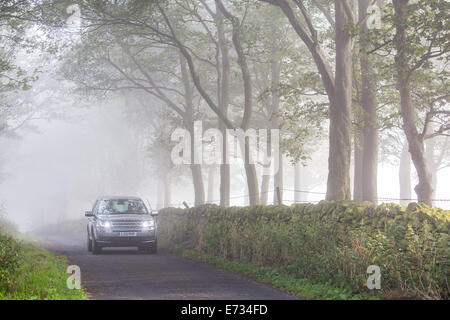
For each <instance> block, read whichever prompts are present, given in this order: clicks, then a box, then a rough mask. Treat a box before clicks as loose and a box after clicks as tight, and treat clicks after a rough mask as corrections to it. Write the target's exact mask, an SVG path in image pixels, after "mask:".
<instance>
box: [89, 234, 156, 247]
mask: <svg viewBox="0 0 450 320" xmlns="http://www.w3.org/2000/svg"><path fill="white" fill-rule="evenodd" d="M95 242H96V243H97V245H99V246H101V247H134V246H142V245H150V244H154V243H156V232H155V231H145V232H136V235H135V236H120V233H119V232H97V237H96V239H95Z"/></svg>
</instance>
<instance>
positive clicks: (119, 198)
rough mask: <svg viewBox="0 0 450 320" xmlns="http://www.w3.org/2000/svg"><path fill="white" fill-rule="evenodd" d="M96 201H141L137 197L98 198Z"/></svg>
mask: <svg viewBox="0 0 450 320" xmlns="http://www.w3.org/2000/svg"><path fill="white" fill-rule="evenodd" d="M97 200H142V199H141V198H139V197H127V196H123V197H122V196H113V197H111V196H109V197H98V198H97Z"/></svg>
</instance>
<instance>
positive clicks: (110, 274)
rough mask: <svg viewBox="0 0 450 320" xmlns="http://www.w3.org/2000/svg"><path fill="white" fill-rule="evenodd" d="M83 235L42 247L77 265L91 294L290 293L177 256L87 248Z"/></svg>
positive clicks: (248, 296) (203, 296)
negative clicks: (91, 251) (96, 253)
mask: <svg viewBox="0 0 450 320" xmlns="http://www.w3.org/2000/svg"><path fill="white" fill-rule="evenodd" d="M85 242H86V241H85V239H84V238H76V239H74V238H71V239H68V238H63V237H48V238H47V239H46V244H45V245H44V246H45V247H46V248H48V249H50V250H52V251H53V252H56V253H58V254H63V255H65V256H67V257H68V259H69V262H70V264H73V265H78V266H79V267H80V269H81V284H82V286H84V288H85V289H86V291H87V293H88V295H89V297H90V298H91V299H149V300H168V299H170V300H184V299H188V300H207V299H208V300H209V299H213V300H221V299H229V300H242V299H245V300H253V299H255V300H256V299H257V300H268V299H271V300H286V299H289V300H291V299H297V298H296V297H295V296H293V295H291V294H289V293H286V292H283V291H280V290H278V289H276V288H272V287H270V286H268V285H264V284H259V283H256V282H254V281H252V280H249V279H246V278H244V277H242V276H240V275H237V274H234V273H231V272H228V271H223V270H220V269H217V268H216V267H214V266H211V265H208V264H205V263H201V262H196V261H192V260H189V259H185V258H182V257H178V256H174V255H170V254H165V253H158V254H156V255H150V254H141V253H138V252H137V250H136V249H135V248H117V249H115V248H107V249H103V253H102V254H100V255H93V254H92V253H90V252H88V251H87V249H86V243H85Z"/></svg>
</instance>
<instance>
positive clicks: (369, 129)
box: [359, 0, 378, 203]
mask: <svg viewBox="0 0 450 320" xmlns="http://www.w3.org/2000/svg"><path fill="white" fill-rule="evenodd" d="M371 2H372V0H359V17H364V16H365V15H366V14H367V9H368V8H369V6H370V4H371ZM367 21H368V20H367V19H366V20H365V22H364V23H362V24H361V35H360V43H361V48H362V50H361V51H362V52H361V58H360V64H361V86H362V93H361V105H362V108H363V110H364V113H363V136H364V138H363V141H364V144H363V155H362V158H363V160H362V165H363V167H362V170H361V172H362V178H361V182H362V200H363V201H371V202H374V203H375V202H376V201H377V197H378V195H377V171H378V120H377V98H376V90H377V86H376V74H375V72H374V69H373V64H372V62H371V61H370V58H369V55H368V54H366V53H365V52H367V51H368V50H369V49H371V48H368V45H366V43H367V42H368V37H369V36H368V33H367V32H368V25H367Z"/></svg>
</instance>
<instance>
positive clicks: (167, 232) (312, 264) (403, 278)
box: [158, 201, 450, 299]
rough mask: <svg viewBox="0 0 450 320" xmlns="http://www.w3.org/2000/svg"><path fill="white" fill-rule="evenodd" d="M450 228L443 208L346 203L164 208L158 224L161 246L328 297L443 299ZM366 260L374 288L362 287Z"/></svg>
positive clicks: (446, 289) (446, 295) (446, 286)
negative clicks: (377, 282) (375, 279)
mask: <svg viewBox="0 0 450 320" xmlns="http://www.w3.org/2000/svg"><path fill="white" fill-rule="evenodd" d="M449 231H450V212H449V211H446V210H442V209H439V208H433V209H430V208H429V207H427V206H425V205H417V204H414V203H412V204H410V205H409V206H408V207H404V206H400V205H396V204H382V205H378V206H376V205H373V204H370V203H368V202H367V203H357V202H352V201H344V202H331V201H322V202H320V203H319V204H317V205H313V204H301V205H293V206H290V207H289V206H254V207H232V208H222V207H219V206H215V205H205V206H201V207H196V208H190V209H175V208H170V209H164V210H162V211H161V214H160V216H159V225H158V232H159V243H160V244H161V245H162V246H165V247H168V248H170V249H172V250H175V252H177V250H178V251H179V250H182V252H183V254H186V255H188V256H191V257H194V258H199V257H200V258H201V260H206V261H208V262H211V263H213V264H217V265H219V266H222V267H224V268H225V269H230V270H232V271H236V272H238V273H242V274H244V275H246V276H249V277H250V278H253V279H255V280H258V281H261V282H266V283H271V284H273V285H275V286H277V287H280V288H284V289H287V290H288V291H291V292H294V293H297V294H299V295H303V296H305V297H311V298H331V299H336V298H338V299H339V298H340V299H352V298H358V299H359V298H363V299H367V298H371V297H378V298H392V299H394V298H401V299H448V298H449V284H448V276H449V270H450V261H449V257H448V241H449ZM180 248H184V249H180ZM186 249H187V250H186ZM370 265H377V266H379V267H380V271H381V289H380V290H369V289H368V288H367V286H366V283H367V278H368V277H369V274H367V268H368V266H370Z"/></svg>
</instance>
